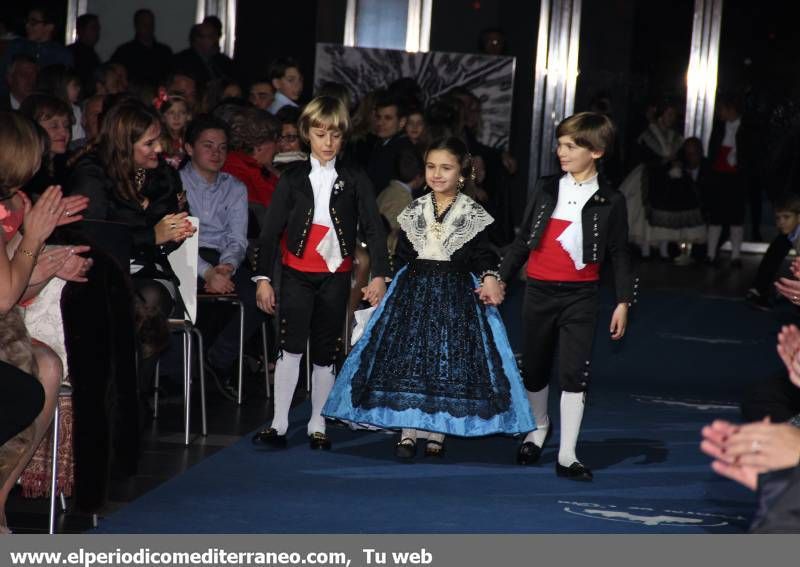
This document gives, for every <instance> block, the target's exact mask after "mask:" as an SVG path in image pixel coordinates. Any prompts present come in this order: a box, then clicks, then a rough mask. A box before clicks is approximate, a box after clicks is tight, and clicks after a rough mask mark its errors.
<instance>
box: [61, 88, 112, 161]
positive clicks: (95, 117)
mask: <svg viewBox="0 0 800 567" xmlns="http://www.w3.org/2000/svg"><path fill="white" fill-rule="evenodd" d="M104 100H105V95H101V94H96V95H92V96H90V97H89V98H86V99H84V100H83V105H82V107H81V129H82V130H83V138H78V139H73V140H72V141H71V142H70V144H69V150H70V151H75V150H79V149H81V148H83V147H84V146H85V145H86V144H87V143H89V142H92V141H94V140H95V139H96V138H97V134H98V133H99V132H100V115H101V114H102V112H103V101H104Z"/></svg>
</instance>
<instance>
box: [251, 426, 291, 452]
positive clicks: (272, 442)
mask: <svg viewBox="0 0 800 567" xmlns="http://www.w3.org/2000/svg"><path fill="white" fill-rule="evenodd" d="M253 444H254V445H261V446H264V447H274V448H275V449H286V446H287V443H286V435H278V432H277V431H276V430H275V429H273V428H272V427H268V428H267V429H262V430H261V431H259V432H258V433H256V434H255V435H253Z"/></svg>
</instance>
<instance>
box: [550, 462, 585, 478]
mask: <svg viewBox="0 0 800 567" xmlns="http://www.w3.org/2000/svg"><path fill="white" fill-rule="evenodd" d="M556 476H560V477H563V478H568V479H570V480H578V481H583V482H591V481H592V479H593V478H594V475H592V471H590V470H589V469H587V468H586V467H585V466H583V465H582V464H581V463H579V462H578V461H575V462H574V463H572V464H571V465H570V466H568V467H562V466H561V465H560V464H559V462H558V461H556Z"/></svg>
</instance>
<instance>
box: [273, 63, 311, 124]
mask: <svg viewBox="0 0 800 567" xmlns="http://www.w3.org/2000/svg"><path fill="white" fill-rule="evenodd" d="M269 78H270V80H271V81H272V86H273V87H275V100H274V101H273V102H272V104H271V105H270V107H269V108H268V109H267V110H269V112H270V114H272V115H275V114H276V113H277V112H278V111H279V110H280V109H281V108H283V107H284V106H286V105H289V106H298V104H297V101H298V100H300V95H301V94H303V73H301V72H300V64H299V63H298V62H297V61H295V60H294V59H292V58H291V57H281V58H280V59H276V60H275V61H273V62H272V65H270V66H269Z"/></svg>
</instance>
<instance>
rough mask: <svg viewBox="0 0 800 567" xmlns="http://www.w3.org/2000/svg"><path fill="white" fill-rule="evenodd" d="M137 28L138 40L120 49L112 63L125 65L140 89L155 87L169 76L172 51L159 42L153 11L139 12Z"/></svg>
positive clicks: (136, 16)
mask: <svg viewBox="0 0 800 567" xmlns="http://www.w3.org/2000/svg"><path fill="white" fill-rule="evenodd" d="M133 27H134V30H135V36H134V38H133V39H132V40H131V41H129V42H127V43H123V44H122V45H120V46H119V47H118V48H117V49H116V50H115V51H114V53H113V54H112V55H111V59H110V61H111V62H112V63H121V64H122V65H124V66H125V68H126V69H127V70H128V74H129V75H130V80H131V81H132V82H133V83H134V84H135V85H136V86H138V87H143V86H148V87H155V86H156V85H158V84H159V83H160V82H161V81H162V80H163V79H164V77H165V76H166V75H167V73H169V70H170V62H171V60H172V49H170V48H169V46H167V45H164V44H163V43H159V42H158V41H156V36H155V31H156V17H155V15H154V14H153V12H152V11H150V10H147V9H145V8H143V9H141V10H136V13H134V15H133Z"/></svg>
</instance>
